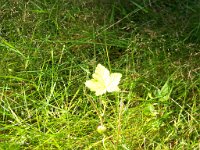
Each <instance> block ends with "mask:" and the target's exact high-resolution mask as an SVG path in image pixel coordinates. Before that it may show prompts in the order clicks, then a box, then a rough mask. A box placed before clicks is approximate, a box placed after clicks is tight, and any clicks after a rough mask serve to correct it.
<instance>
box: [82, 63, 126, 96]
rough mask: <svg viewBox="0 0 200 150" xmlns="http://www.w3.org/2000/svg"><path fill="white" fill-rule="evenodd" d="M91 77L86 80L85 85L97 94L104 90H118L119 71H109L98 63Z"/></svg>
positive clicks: (104, 91) (120, 75)
mask: <svg viewBox="0 0 200 150" xmlns="http://www.w3.org/2000/svg"><path fill="white" fill-rule="evenodd" d="M92 77H93V79H91V80H88V81H86V82H85V85H86V87H88V88H89V89H90V90H91V91H94V92H95V94H96V95H97V96H99V95H102V94H104V93H106V92H115V91H116V92H117V91H120V89H119V87H118V84H119V82H120V79H121V77H122V74H121V73H110V72H109V70H108V69H107V68H105V67H104V66H102V65H101V64H98V65H97V67H96V69H95V72H94V74H93V75H92Z"/></svg>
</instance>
